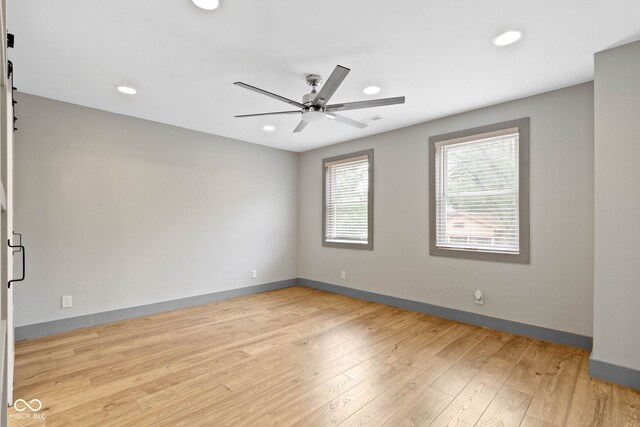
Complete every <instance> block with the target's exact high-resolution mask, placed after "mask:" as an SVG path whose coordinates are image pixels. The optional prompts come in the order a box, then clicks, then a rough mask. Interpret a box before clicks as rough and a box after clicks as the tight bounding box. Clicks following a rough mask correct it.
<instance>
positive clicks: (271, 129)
mask: <svg viewBox="0 0 640 427" xmlns="http://www.w3.org/2000/svg"><path fill="white" fill-rule="evenodd" d="M262 130H263V131H265V132H273V131H274V130H276V127H275V126H271V125H264V126H262Z"/></svg>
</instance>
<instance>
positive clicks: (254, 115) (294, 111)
mask: <svg viewBox="0 0 640 427" xmlns="http://www.w3.org/2000/svg"><path fill="white" fill-rule="evenodd" d="M301 113H302V111H299V110H293V111H274V112H273V113H257V114H240V115H238V116H235V117H258V116H275V115H278V114H301Z"/></svg>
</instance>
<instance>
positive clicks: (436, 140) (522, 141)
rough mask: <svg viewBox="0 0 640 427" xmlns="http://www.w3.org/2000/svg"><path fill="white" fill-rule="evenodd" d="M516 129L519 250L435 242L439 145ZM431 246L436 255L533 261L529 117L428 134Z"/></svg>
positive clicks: (433, 253) (520, 261)
mask: <svg viewBox="0 0 640 427" xmlns="http://www.w3.org/2000/svg"><path fill="white" fill-rule="evenodd" d="M514 129H517V131H518V134H519V138H518V139H519V148H518V153H519V158H518V162H519V188H518V192H519V214H520V215H519V216H520V221H519V230H520V235H519V241H520V248H519V252H518V253H517V254H515V253H514V254H509V253H499V252H490V251H481V250H470V249H460V248H443V247H438V246H437V242H436V219H437V218H436V167H435V164H436V163H435V162H436V147H437V146H442V145H446V144H454V143H463V142H466V141H472V140H477V139H482V138H489V137H495V136H499V135H501V134H505V132H507V133H509V132H510V133H514V132H513V131H514ZM429 246H430V248H429V249H430V250H429V252H430V254H431V255H434V256H445V257H454V258H466V259H476V260H486V261H500V262H515V263H523V264H528V263H529V262H530V226H529V118H528V117H525V118H522V119H517V120H511V121H508V122H503V123H496V124H492V125H488V126H481V127H477V128H473V129H467V130H463V131H459V132H452V133H447V134H444V135H437V136H432V137H430V138H429Z"/></svg>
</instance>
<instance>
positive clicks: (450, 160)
mask: <svg viewBox="0 0 640 427" xmlns="http://www.w3.org/2000/svg"><path fill="white" fill-rule="evenodd" d="M518 140H519V134H518V128H513V129H506V130H503V131H499V132H492V133H488V134H482V135H475V136H471V137H465V138H460V139H457V140H449V141H441V142H438V143H436V144H435V154H436V155H435V160H436V161H435V168H436V170H435V175H436V246H437V247H440V248H445V249H458V250H472V251H481V252H495V253H507V254H518V253H519V250H520V230H519V224H520V214H519V170H518V169H519V153H518V146H519V141H518Z"/></svg>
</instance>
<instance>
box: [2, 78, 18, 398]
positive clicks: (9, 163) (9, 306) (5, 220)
mask: <svg viewBox="0 0 640 427" xmlns="http://www.w3.org/2000/svg"><path fill="white" fill-rule="evenodd" d="M9 83H11V82H9ZM2 95H3V96H2V98H3V99H2V101H3V104H4V106H5V108H4V110H5V117H4V120H3V123H2V125H3V126H2V130H3V135H2V142H1V144H2V147H1V149H0V157H1V158H2V173H1V175H2V184H3V186H4V190H5V211H4V212H3V213H2V233H1V235H2V242H0V244H1V245H2V251H1V252H2V256H3V258H5V260H6V261H5V262H3V263H2V264H3V266H2V267H3V268H2V275H1V276H2V279H1V280H2V283H1V286H2V287H3V288H4V290H3V293H4V297H5V299H4V304H3V308H4V311H5V313H6V328H7V331H6V336H7V341H6V357H7V360H6V366H7V372H6V379H5V381H6V387H5V392H6V399H7V403H8V404H9V405H12V404H13V367H14V351H15V337H14V329H13V289H14V287H15V286H16V285H15V284H14V285H12V286H11V287H10V288H9V287H8V283H9V281H10V280H12V279H14V272H13V263H14V251H15V250H14V249H12V248H10V247H9V245H8V243H9V241H11V243H12V244H13V245H17V244H18V241H17V239H16V238H15V237H16V236H13V105H12V100H13V97H12V93H11V84H9V85H8V86H6V87H4V88H3V94H2ZM20 243H21V242H20ZM19 255H20V254H19V253H16V254H15V256H19ZM19 268H22V265H20V266H19Z"/></svg>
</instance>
